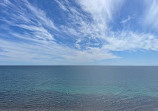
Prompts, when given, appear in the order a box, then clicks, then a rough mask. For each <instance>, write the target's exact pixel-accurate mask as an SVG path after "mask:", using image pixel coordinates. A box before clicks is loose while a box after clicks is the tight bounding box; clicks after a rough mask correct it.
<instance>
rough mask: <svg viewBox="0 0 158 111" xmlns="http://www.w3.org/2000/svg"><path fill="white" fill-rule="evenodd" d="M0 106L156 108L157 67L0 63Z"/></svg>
mask: <svg viewBox="0 0 158 111" xmlns="http://www.w3.org/2000/svg"><path fill="white" fill-rule="evenodd" d="M0 110H3V111H8V110H9V111H21V110H23V111H25V110H26V111H28V110H30V111H34V110H35V111H37V110H39V111H45V110H46V111H49V110H50V111H54V110H59V111H62V110H72V111H74V110H76V111H84V110H85V111H93V110H94V111H102V110H103V111H158V67H152V66H150V67H149V66H135V67H134V66H0Z"/></svg>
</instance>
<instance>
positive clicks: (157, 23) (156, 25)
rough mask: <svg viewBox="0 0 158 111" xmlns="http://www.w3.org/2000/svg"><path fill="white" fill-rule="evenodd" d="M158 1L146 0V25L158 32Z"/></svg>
mask: <svg viewBox="0 0 158 111" xmlns="http://www.w3.org/2000/svg"><path fill="white" fill-rule="evenodd" d="M157 18H158V1H157V0H150V1H148V0H146V11H145V20H144V24H146V25H147V26H149V27H150V28H151V29H153V30H156V31H158V19H157Z"/></svg>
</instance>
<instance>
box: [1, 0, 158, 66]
mask: <svg viewBox="0 0 158 111" xmlns="http://www.w3.org/2000/svg"><path fill="white" fill-rule="evenodd" d="M0 65H158V0H0Z"/></svg>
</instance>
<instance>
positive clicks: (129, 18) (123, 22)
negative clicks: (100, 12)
mask: <svg viewBox="0 0 158 111" xmlns="http://www.w3.org/2000/svg"><path fill="white" fill-rule="evenodd" d="M130 20H131V16H128V17H127V18H126V19H124V20H122V21H121V23H122V24H125V23H127V22H128V21H130Z"/></svg>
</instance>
